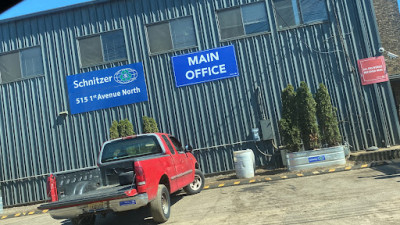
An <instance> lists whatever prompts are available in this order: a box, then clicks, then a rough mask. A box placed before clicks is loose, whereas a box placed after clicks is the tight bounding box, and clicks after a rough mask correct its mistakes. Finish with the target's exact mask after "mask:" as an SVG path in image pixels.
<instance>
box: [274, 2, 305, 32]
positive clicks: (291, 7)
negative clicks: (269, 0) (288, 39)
mask: <svg viewBox="0 0 400 225" xmlns="http://www.w3.org/2000/svg"><path fill="white" fill-rule="evenodd" d="M274 6H275V13H276V20H277V25H278V28H279V29H282V28H285V27H292V26H296V25H299V24H300V17H299V10H298V7H297V3H296V0H274Z"/></svg>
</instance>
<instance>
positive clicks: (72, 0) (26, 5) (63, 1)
mask: <svg viewBox="0 0 400 225" xmlns="http://www.w3.org/2000/svg"><path fill="white" fill-rule="evenodd" d="M2 1H5V0H2ZM88 1H91V0H24V1H22V2H20V3H19V4H17V5H15V6H14V7H12V8H11V9H9V10H7V11H6V12H3V13H2V14H1V15H0V20H2V19H7V18H12V17H16V16H21V15H26V14H30V13H35V12H40V11H44V10H49V9H54V8H59V7H63V6H67V5H74V4H77V3H81V2H88ZM399 1H400V0H399Z"/></svg>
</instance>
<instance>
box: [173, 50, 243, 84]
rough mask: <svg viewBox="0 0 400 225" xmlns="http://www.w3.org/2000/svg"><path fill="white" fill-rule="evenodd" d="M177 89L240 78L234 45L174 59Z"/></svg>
mask: <svg viewBox="0 0 400 225" xmlns="http://www.w3.org/2000/svg"><path fill="white" fill-rule="evenodd" d="M172 66H173V68H174V74H175V82H176V86H177V87H183V86H187V85H192V84H199V83H204V82H208V81H213V80H220V79H225V78H230V77H236V76H239V72H238V67H237V62H236V55H235V48H234V46H233V45H229V46H225V47H221V48H215V49H210V50H206V51H201V52H195V53H190V54H186V55H179V56H174V57H172Z"/></svg>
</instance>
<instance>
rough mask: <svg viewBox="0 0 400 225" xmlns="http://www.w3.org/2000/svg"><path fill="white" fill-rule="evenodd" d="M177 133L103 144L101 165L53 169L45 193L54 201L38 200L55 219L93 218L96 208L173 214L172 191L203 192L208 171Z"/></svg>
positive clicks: (159, 217) (162, 216)
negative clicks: (145, 207) (144, 207)
mask: <svg viewBox="0 0 400 225" xmlns="http://www.w3.org/2000/svg"><path fill="white" fill-rule="evenodd" d="M191 151H192V148H191V147H190V146H186V147H185V148H183V147H182V144H181V143H180V142H179V140H178V139H176V138H175V137H173V136H171V135H169V134H163V133H152V134H143V135H135V136H129V137H125V138H118V139H114V140H110V141H107V142H105V143H104V144H103V146H102V148H101V151H100V154H99V158H98V163H97V165H98V167H97V168H93V169H83V170H77V171H73V172H68V173H58V174H51V175H50V176H49V177H48V179H47V193H48V196H49V197H50V198H51V202H49V203H46V204H43V205H40V206H39V207H38V208H39V209H40V210H44V209H48V210H49V213H50V215H51V216H52V217H53V218H55V219H71V221H72V223H73V224H94V223H95V219H96V214H102V215H105V214H107V213H108V212H121V211H127V210H133V209H138V208H140V207H143V206H148V207H149V208H150V211H151V213H152V216H153V220H154V221H156V222H159V223H162V222H165V221H167V220H168V218H169V216H170V194H171V193H174V192H177V191H179V190H180V189H182V188H183V189H184V190H185V191H186V192H187V193H188V194H196V193H199V192H200V191H201V190H202V189H203V186H204V175H203V173H202V172H201V170H200V166H199V164H198V162H197V161H196V159H195V158H194V156H193V155H192V153H191Z"/></svg>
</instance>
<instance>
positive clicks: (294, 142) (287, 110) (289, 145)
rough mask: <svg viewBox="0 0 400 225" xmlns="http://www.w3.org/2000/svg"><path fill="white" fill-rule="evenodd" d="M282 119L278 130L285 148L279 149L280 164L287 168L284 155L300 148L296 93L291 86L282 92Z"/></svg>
mask: <svg viewBox="0 0 400 225" xmlns="http://www.w3.org/2000/svg"><path fill="white" fill-rule="evenodd" d="M281 99H282V119H281V120H280V121H279V128H280V133H281V137H282V140H283V143H284V144H285V148H284V149H281V157H282V163H283V165H284V166H287V163H286V161H287V160H286V154H287V153H288V152H296V151H299V150H300V148H301V139H300V129H299V127H298V117H297V104H296V92H295V91H294V88H293V86H292V85H290V84H289V85H288V86H287V87H286V88H285V89H284V90H283V91H282V97H281Z"/></svg>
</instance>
